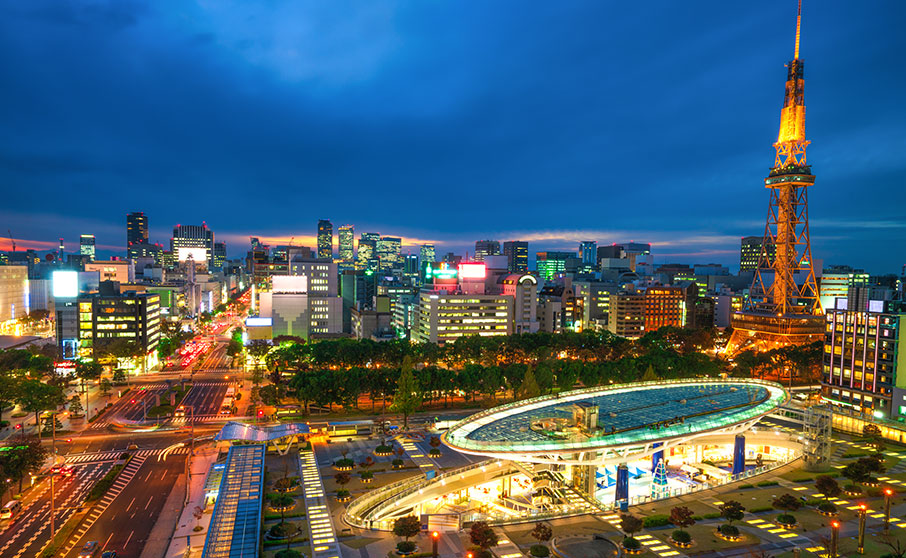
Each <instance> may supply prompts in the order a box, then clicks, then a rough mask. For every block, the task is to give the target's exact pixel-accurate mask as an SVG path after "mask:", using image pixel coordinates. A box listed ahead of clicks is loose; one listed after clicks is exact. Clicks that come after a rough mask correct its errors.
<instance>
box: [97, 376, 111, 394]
mask: <svg viewBox="0 0 906 558" xmlns="http://www.w3.org/2000/svg"><path fill="white" fill-rule="evenodd" d="M99 387H100V388H101V393H102V394H104V395H110V390H111V389H113V384H112V383H110V380H108V379H107V378H104V379H103V380H101V383H100V386H99Z"/></svg>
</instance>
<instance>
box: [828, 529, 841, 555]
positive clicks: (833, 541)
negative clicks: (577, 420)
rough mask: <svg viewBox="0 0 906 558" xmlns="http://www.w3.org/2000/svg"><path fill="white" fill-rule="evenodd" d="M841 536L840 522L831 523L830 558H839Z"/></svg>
mask: <svg viewBox="0 0 906 558" xmlns="http://www.w3.org/2000/svg"><path fill="white" fill-rule="evenodd" d="M839 536H840V522H839V521H831V545H830V554H829V556H830V558H837V537H839Z"/></svg>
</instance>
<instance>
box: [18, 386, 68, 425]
mask: <svg viewBox="0 0 906 558" xmlns="http://www.w3.org/2000/svg"><path fill="white" fill-rule="evenodd" d="M16 401H17V402H18V403H19V405H21V406H22V409H24V410H25V411H28V412H30V413H34V414H35V424H36V425H38V424H39V423H40V421H39V414H40V413H41V411H54V410H56V409H58V408H59V407H60V405H62V404H63V403H64V402H65V401H66V398H65V396H64V395H63V390H62V389H60V388H58V387H57V386H53V385H50V384H45V383H44V382H42V381H40V380H25V381H23V382H22V384H21V385H20V388H19V393H18V394H17V396H16ZM40 437H41V435H40V433H39V434H38V438H40Z"/></svg>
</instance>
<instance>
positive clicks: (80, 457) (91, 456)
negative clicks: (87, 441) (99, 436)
mask: <svg viewBox="0 0 906 558" xmlns="http://www.w3.org/2000/svg"><path fill="white" fill-rule="evenodd" d="M162 451H163V449H148V450H140V451H138V452H136V453H135V457H141V458H142V459H145V458H147V457H149V456H152V455H157V454H159V453H160V452H162ZM124 453H131V452H127V451H126V450H115V451H102V452H95V453H81V454H77V455H67V456H64V457H65V460H66V464H67V465H77V464H80V463H93V462H96V461H116V460H118V459H119V458H120V457H122V455H123V454H124ZM185 453H189V448H176V449H175V450H171V451H170V452H169V455H179V454H185ZM133 459H134V458H133Z"/></svg>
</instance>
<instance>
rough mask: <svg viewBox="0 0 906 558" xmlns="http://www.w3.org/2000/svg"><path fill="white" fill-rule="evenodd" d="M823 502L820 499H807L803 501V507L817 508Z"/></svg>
mask: <svg viewBox="0 0 906 558" xmlns="http://www.w3.org/2000/svg"><path fill="white" fill-rule="evenodd" d="M823 502H824V500H822V499H821V498H809V499H808V500H806V501H805V505H806V506H812V507H813V508H814V507H815V506H818V505H820V504H821V503H823Z"/></svg>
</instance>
